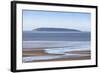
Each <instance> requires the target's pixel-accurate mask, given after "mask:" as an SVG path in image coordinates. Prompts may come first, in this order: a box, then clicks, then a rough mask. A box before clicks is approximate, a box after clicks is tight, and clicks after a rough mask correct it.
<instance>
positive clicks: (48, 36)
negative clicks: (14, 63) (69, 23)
mask: <svg viewBox="0 0 100 73" xmlns="http://www.w3.org/2000/svg"><path fill="white" fill-rule="evenodd" d="M22 38H23V39H22V40H23V50H24V51H30V50H31V51H35V49H36V48H37V49H38V48H43V50H44V52H45V53H48V54H64V53H65V52H68V51H77V50H90V46H91V43H90V42H91V33H90V32H43V31H42V32H40V31H23V34H22ZM68 57H80V55H78V54H67V55H66V54H64V55H61V56H57V55H55V56H29V57H23V62H27V61H32V60H51V59H56V58H57V59H59V58H68Z"/></svg>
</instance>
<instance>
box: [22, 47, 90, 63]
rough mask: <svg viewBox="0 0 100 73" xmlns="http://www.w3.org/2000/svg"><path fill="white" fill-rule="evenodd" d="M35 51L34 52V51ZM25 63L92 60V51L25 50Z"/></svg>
mask: <svg viewBox="0 0 100 73" xmlns="http://www.w3.org/2000/svg"><path fill="white" fill-rule="evenodd" d="M32 50H33V51H32ZM22 56H23V62H24V63H28V62H47V61H73V60H87V59H91V51H90V50H89V49H87V50H86V49H84V50H71V51H66V52H64V53H62V54H61V53H60V54H59V53H58V54H57V53H47V52H45V50H44V48H35V49H34V48H33V49H31V50H29V51H28V50H23V53H22Z"/></svg>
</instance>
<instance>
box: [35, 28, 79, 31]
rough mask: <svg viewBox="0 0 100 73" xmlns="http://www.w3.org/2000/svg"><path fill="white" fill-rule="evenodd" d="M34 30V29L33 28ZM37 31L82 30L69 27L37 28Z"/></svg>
mask: <svg viewBox="0 0 100 73" xmlns="http://www.w3.org/2000/svg"><path fill="white" fill-rule="evenodd" d="M33 31H34V30H33ZM35 31H60V32H61V31H67V32H80V30H76V29H68V28H37V29H35Z"/></svg>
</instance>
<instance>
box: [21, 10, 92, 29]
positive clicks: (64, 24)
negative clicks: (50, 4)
mask: <svg viewBox="0 0 100 73" xmlns="http://www.w3.org/2000/svg"><path fill="white" fill-rule="evenodd" d="M22 21H23V31H31V30H34V29H37V28H68V29H77V30H80V31H90V30H91V14H90V13H79V12H54V11H35V10H23V20H22Z"/></svg>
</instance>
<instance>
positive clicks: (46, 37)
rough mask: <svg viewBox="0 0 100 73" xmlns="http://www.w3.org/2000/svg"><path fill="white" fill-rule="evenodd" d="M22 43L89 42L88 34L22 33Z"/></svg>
mask: <svg viewBox="0 0 100 73" xmlns="http://www.w3.org/2000/svg"><path fill="white" fill-rule="evenodd" d="M23 40H24V41H90V40H91V39H90V32H40V31H24V32H23Z"/></svg>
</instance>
